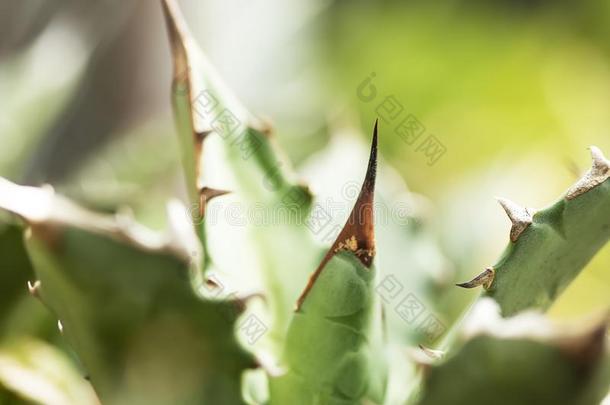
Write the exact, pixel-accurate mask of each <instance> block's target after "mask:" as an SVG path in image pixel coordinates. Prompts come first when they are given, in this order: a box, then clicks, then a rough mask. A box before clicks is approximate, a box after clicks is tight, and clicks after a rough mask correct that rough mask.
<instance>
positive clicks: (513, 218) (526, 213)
mask: <svg viewBox="0 0 610 405" xmlns="http://www.w3.org/2000/svg"><path fill="white" fill-rule="evenodd" d="M496 200H498V202H499V203H500V205H501V206H502V208H504V211H505V212H506V215H508V218H509V219H510V222H511V223H512V226H511V228H510V240H511V242H516V241H517V239H519V235H521V233H523V231H525V229H526V228H527V227H528V226H529V225H530V224H531V223H532V214H531V213H530V210H528V209H527V208H525V207H521V206H520V205H517V204H515V203H514V202H512V201H510V200H508V199H506V198H499V197H496Z"/></svg>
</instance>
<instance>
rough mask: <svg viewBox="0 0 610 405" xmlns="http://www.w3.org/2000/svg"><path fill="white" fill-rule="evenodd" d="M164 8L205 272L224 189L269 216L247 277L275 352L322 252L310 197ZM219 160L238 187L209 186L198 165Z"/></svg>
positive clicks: (167, 4)
mask: <svg viewBox="0 0 610 405" xmlns="http://www.w3.org/2000/svg"><path fill="white" fill-rule="evenodd" d="M162 4H163V10H164V13H165V19H166V23H167V28H168V33H169V39H170V45H171V49H172V56H173V63H174V78H173V86H172V100H173V107H174V116H175V121H176V126H177V132H178V138H179V141H180V147H181V155H182V162H183V166H184V170H185V178H186V183H187V190H188V192H189V198H190V205H191V207H197V208H198V211H199V214H200V217H201V218H200V219H201V220H200V221H197V223H196V224H195V228H196V230H197V234H198V235H199V238H200V240H201V242H202V244H203V246H204V263H203V269H204V271H208V270H209V269H211V268H212V267H213V266H214V256H213V253H214V252H213V251H212V250H211V249H210V247H209V244H208V232H209V229H208V227H209V224H208V223H207V222H208V221H207V218H206V216H205V214H206V206H207V203H208V202H209V200H210V199H211V197H213V196H217V195H219V193H221V191H222V190H229V191H231V192H233V191H235V192H236V193H237V195H238V197H239V198H240V202H241V203H242V204H243V205H242V206H241V207H242V208H244V211H248V210H251V209H256V210H259V211H260V210H262V211H264V212H265V213H268V214H271V219H270V220H269V221H266V222H265V224H262V225H257V226H256V227H250V228H248V230H249V232H250V233H251V236H252V240H253V242H254V244H255V246H256V250H255V251H256V255H257V257H255V258H254V263H253V264H252V269H247V271H256V268H257V267H258V268H260V270H261V272H262V279H263V282H264V284H265V286H266V290H267V292H268V296H267V302H268V305H269V308H270V312H271V314H272V318H273V326H272V330H271V331H270V333H269V337H270V338H271V340H272V341H273V343H274V346H275V347H276V348H277V347H278V346H279V345H280V343H281V341H282V340H283V338H284V335H285V332H286V329H287V325H288V322H289V319H290V311H291V309H292V307H293V306H294V302H295V300H296V299H297V297H298V295H299V293H300V291H301V289H302V288H303V285H305V283H306V281H307V276H308V275H309V273H310V272H311V270H312V269H313V268H314V267H315V265H316V264H317V263H316V262H317V261H318V260H319V258H320V257H321V256H322V253H323V252H322V250H321V249H320V248H319V247H317V246H316V244H315V243H314V241H313V238H312V236H311V234H310V230H309V229H308V228H307V227H306V226H305V220H306V219H307V216H308V215H309V213H310V209H311V201H312V196H311V193H310V192H309V190H308V189H307V188H306V187H304V186H302V185H300V184H298V182H297V181H296V180H295V176H294V174H292V173H291V172H290V170H289V169H288V164H287V162H285V161H284V159H283V158H282V157H281V155H280V154H279V153H278V152H277V148H276V146H275V145H274V141H273V138H272V137H271V134H270V129H269V128H268V126H267V124H265V123H263V122H262V121H261V120H259V119H256V118H255V117H254V116H253V115H252V114H251V113H250V112H249V111H247V110H246V108H245V107H244V106H243V105H242V104H241V103H240V102H239V101H238V100H237V98H236V97H235V95H233V94H232V93H231V92H230V91H229V90H228V89H227V87H226V86H225V85H224V84H223V83H222V81H221V79H220V78H219V75H218V74H217V73H216V71H215V70H214V68H213V67H212V65H211V64H210V63H209V62H208V61H207V59H206V58H205V56H204V55H203V53H202V52H201V51H200V50H199V49H198V48H197V46H196V44H195V41H194V39H193V38H192V36H191V35H190V33H189V31H188V27H187V26H186V23H185V21H184V18H183V17H182V15H181V14H180V11H179V10H178V7H177V4H176V2H175V1H173V0H165V1H163V3H162ZM214 142H216V143H214ZM214 146H217V147H216V148H215V147H214ZM218 155H221V156H222V163H223V166H226V172H228V173H230V174H231V177H232V179H233V180H234V182H235V184H234V185H233V186H234V187H236V189H231V188H230V185H228V184H226V183H224V184H220V185H218V184H214V183H213V182H212V180H211V179H213V178H214V177H215V176H216V177H217V176H219V175H221V174H220V173H209V172H205V170H204V168H205V164H204V163H205V162H206V161H209V160H212V159H217V158H218ZM222 174H226V173H222ZM221 177H222V176H221ZM227 242H230V241H227ZM287 269H289V271H288V270H287ZM222 270H225V271H226V270H227V269H222Z"/></svg>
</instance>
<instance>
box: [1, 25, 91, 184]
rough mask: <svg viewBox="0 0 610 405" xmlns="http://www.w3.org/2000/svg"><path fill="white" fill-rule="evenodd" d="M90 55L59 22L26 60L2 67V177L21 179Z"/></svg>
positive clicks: (23, 56) (24, 56) (23, 57)
mask: <svg viewBox="0 0 610 405" xmlns="http://www.w3.org/2000/svg"><path fill="white" fill-rule="evenodd" d="M87 55H88V53H87V51H86V50H85V49H84V47H83V44H81V43H80V42H79V35H77V34H75V33H74V32H73V31H72V30H71V29H70V26H69V25H67V24H65V22H56V23H53V24H51V25H50V26H49V27H47V28H46V29H45V31H43V33H42V34H41V35H40V37H39V38H38V39H37V40H36V42H34V43H33V44H32V45H31V46H30V47H29V48H28V49H26V50H25V51H24V52H23V53H22V54H21V55H19V56H18V57H17V58H15V59H14V60H11V61H7V62H4V63H2V64H0V93H1V94H2V109H1V111H0V133H1V134H2V148H0V175H2V176H5V177H10V178H12V179H13V180H14V179H15V178H16V177H19V176H21V175H22V171H23V168H24V165H25V163H26V158H27V157H28V156H29V155H30V154H31V153H32V151H33V149H34V148H35V147H36V146H37V144H38V142H39V141H40V139H41V137H42V136H43V135H44V134H45V130H46V129H47V128H48V126H49V125H50V124H52V123H53V120H54V119H55V118H56V117H57V115H58V114H59V113H60V112H61V111H62V109H63V107H64V106H65V104H66V102H67V101H68V100H69V99H70V97H71V96H72V94H73V91H74V89H75V86H76V84H77V83H78V81H79V78H80V77H81V74H82V72H83V71H84V67H85V62H86V60H87Z"/></svg>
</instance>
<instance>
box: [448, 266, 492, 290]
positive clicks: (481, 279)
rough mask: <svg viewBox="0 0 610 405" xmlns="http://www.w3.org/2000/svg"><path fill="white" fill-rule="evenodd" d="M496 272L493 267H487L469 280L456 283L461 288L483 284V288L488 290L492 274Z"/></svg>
mask: <svg viewBox="0 0 610 405" xmlns="http://www.w3.org/2000/svg"><path fill="white" fill-rule="evenodd" d="M495 275H496V272H495V270H494V268H493V267H488V268H486V269H485V271H484V272H483V273H481V274H479V275H478V276H476V277H475V278H473V279H472V280H470V281H467V282H465V283H460V284H456V285H457V286H458V287H462V288H475V287H478V286H480V285H482V286H483V288H484V289H486V290H488V289H489V288H490V287H491V283H493V281H494V276H495Z"/></svg>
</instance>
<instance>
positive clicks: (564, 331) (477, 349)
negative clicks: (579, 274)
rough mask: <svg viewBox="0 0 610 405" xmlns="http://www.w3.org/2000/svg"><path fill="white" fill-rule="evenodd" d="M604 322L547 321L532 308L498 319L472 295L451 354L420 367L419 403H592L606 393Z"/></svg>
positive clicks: (493, 307) (608, 363)
mask: <svg viewBox="0 0 610 405" xmlns="http://www.w3.org/2000/svg"><path fill="white" fill-rule="evenodd" d="M606 328H607V322H606V321H604V322H601V323H600V322H595V323H594V324H593V325H590V324H586V323H585V324H584V325H583V324H579V325H574V328H565V327H563V328H562V327H559V326H555V325H552V324H550V323H549V321H548V320H547V319H546V318H544V317H543V316H542V315H540V314H537V313H522V314H520V315H517V316H516V317H514V318H508V319H502V318H501V317H500V315H499V306H498V305H497V304H496V303H495V302H494V301H493V300H491V299H489V298H484V299H482V300H480V301H479V302H478V303H477V304H476V306H475V308H474V310H473V311H472V313H471V314H470V315H469V318H468V320H467V321H466V323H465V325H464V328H463V330H462V340H461V343H460V345H459V347H457V348H456V349H455V350H454V352H453V353H449V354H448V355H447V358H446V359H442V360H440V361H436V363H438V364H432V365H426V366H423V367H424V371H425V372H424V374H425V377H424V387H423V391H422V392H421V394H420V395H421V397H420V399H419V400H417V401H415V402H416V403H418V404H422V405H433V404H439V405H440V404H447V403H451V404H456V405H460V404H490V403H494V404H507V405H508V404H516V403H518V404H525V405H537V404H546V403H548V404H551V403H552V404H562V405H563V404H565V405H596V404H599V401H600V400H601V399H602V398H603V396H604V395H605V393H606V392H607V391H608V385H609V384H610V357H609V356H608V353H607V345H606V337H605V333H606Z"/></svg>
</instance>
